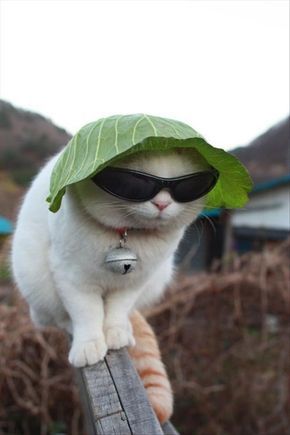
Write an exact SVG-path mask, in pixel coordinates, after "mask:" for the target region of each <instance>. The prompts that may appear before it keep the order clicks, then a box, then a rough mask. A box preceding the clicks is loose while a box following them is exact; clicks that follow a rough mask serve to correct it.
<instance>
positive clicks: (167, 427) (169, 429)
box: [162, 421, 179, 435]
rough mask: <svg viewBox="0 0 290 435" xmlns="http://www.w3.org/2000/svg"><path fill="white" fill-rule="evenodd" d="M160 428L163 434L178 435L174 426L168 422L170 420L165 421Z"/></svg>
mask: <svg viewBox="0 0 290 435" xmlns="http://www.w3.org/2000/svg"><path fill="white" fill-rule="evenodd" d="M162 430H163V433H164V435H179V433H178V432H177V430H176V429H175V427H174V426H173V425H172V424H171V423H170V421H167V422H166V423H164V424H163V425H162Z"/></svg>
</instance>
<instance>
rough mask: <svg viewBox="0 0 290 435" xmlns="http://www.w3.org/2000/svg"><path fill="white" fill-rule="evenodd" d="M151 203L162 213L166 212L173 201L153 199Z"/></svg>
mask: <svg viewBox="0 0 290 435" xmlns="http://www.w3.org/2000/svg"><path fill="white" fill-rule="evenodd" d="M151 202H152V204H154V205H155V207H157V208H158V210H160V211H162V210H164V209H165V208H166V207H168V206H169V205H170V204H171V203H172V201H170V200H161V199H153V200H152V201H151Z"/></svg>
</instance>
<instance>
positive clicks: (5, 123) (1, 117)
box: [0, 109, 11, 129]
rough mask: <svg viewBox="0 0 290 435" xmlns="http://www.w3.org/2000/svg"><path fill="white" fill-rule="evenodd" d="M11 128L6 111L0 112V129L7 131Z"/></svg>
mask: <svg viewBox="0 0 290 435" xmlns="http://www.w3.org/2000/svg"><path fill="white" fill-rule="evenodd" d="M10 127H11V119H10V116H9V113H8V112H7V110H4V109H2V110H0V128H4V129H9V128H10Z"/></svg>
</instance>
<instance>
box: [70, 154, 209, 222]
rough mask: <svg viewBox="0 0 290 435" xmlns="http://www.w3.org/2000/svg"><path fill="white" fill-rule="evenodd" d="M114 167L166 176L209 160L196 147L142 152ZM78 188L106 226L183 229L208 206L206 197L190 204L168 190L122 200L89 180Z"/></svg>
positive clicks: (185, 171) (183, 172)
mask: <svg viewBox="0 0 290 435" xmlns="http://www.w3.org/2000/svg"><path fill="white" fill-rule="evenodd" d="M114 166H116V167H119V168H127V169H134V170H138V171H141V172H145V173H148V174H152V175H155V176H159V177H165V178H172V177H179V176H182V175H186V174H191V173H194V172H198V171H201V170H204V169H207V168H208V164H207V163H206V162H205V160H204V159H203V158H202V157H201V156H200V155H199V154H198V153H197V152H196V151H195V150H192V149H191V150H187V149H183V150H171V151H168V152H162V153H161V152H142V153H138V154H135V155H134V156H131V157H128V158H125V159H123V160H120V161H118V162H117V163H116V164H115V165H114ZM75 189H76V191H77V195H78V196H79V198H80V200H81V202H82V205H83V206H84V208H85V209H86V211H87V212H88V213H89V214H90V215H91V216H92V217H93V218H95V219H96V220H97V221H99V222H100V223H102V224H103V225H105V226H108V227H112V228H120V227H127V228H152V229H153V228H156V229H157V228H161V227H164V226H167V227H168V226H172V227H176V228H181V227H183V226H185V225H189V224H190V223H191V222H192V221H193V220H194V219H195V218H196V216H197V215H198V214H199V213H200V211H201V210H202V208H203V206H204V198H200V199H198V200H195V201H192V202H187V203H179V202H176V201H175V200H174V199H173V198H172V197H171V195H170V193H169V192H168V191H167V190H165V189H163V190H161V191H160V192H159V193H158V194H157V195H156V196H155V197H154V198H153V199H151V200H149V201H145V202H131V201H126V200H122V199H119V198H117V197H115V196H113V195H111V194H109V193H107V192H105V191H104V190H102V189H101V188H99V187H98V186H96V184H94V183H93V181H92V180H89V179H88V180H84V181H82V182H80V183H77V184H76V185H75Z"/></svg>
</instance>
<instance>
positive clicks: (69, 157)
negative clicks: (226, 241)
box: [47, 114, 252, 212]
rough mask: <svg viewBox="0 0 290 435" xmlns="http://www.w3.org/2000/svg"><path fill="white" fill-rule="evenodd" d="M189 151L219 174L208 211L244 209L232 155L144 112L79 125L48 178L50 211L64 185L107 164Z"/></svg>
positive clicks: (244, 184) (240, 176) (245, 186)
mask: <svg viewBox="0 0 290 435" xmlns="http://www.w3.org/2000/svg"><path fill="white" fill-rule="evenodd" d="M180 147H182V148H194V149H196V150H197V151H198V152H199V153H200V154H201V155H202V156H203V157H204V158H205V160H207V162H208V163H209V164H210V165H211V166H213V167H214V168H216V169H217V170H218V171H219V174H220V175H219V179H218V182H217V184H216V185H215V187H214V189H213V190H212V191H211V192H210V193H209V194H208V196H207V206H208V207H227V208H236V207H243V206H244V205H245V204H246V202H247V200H248V192H249V191H250V190H251V188H252V181H251V178H250V176H249V174H248V172H247V170H246V169H245V167H244V166H243V165H242V164H241V163H240V162H239V160H237V159H236V158H235V157H234V156H232V155H231V154H229V153H227V152H226V151H224V150H222V149H220V148H215V147H213V146H212V145H210V144H209V143H207V142H206V140H205V139H204V138H203V137H202V136H201V135H200V134H199V133H198V132H197V131H195V130H194V129H193V128H191V127H190V126H189V125H186V124H184V123H182V122H180V121H175V120H172V119H166V118H160V117H157V116H149V115H145V114H134V115H114V116H110V117H108V118H102V119H99V120H98V121H95V122H91V123H90V124H87V125H85V126H84V127H82V128H81V129H80V130H79V131H78V133H77V134H76V135H75V136H73V137H72V139H71V140H70V141H69V142H68V144H67V145H66V147H65V149H64V151H63V152H62V153H61V155H60V157H59V159H58V160H57V162H56V164H55V166H54V168H53V171H52V175H51V180H50V195H49V197H48V198H47V201H48V202H49V203H50V205H49V209H50V210H51V211H52V212H57V211H58V210H59V208H60V206H61V201H62V197H63V195H64V194H65V190H66V187H67V186H69V185H70V184H74V183H78V182H79V181H82V180H84V179H86V178H90V177H92V176H93V175H95V174H96V173H97V172H99V171H101V170H102V169H103V168H105V167H106V166H108V165H110V164H112V163H113V162H115V161H116V160H119V159H121V158H123V157H125V156H128V155H130V154H135V153H137V152H139V151H152V150H158V151H165V150H169V149H171V148H180Z"/></svg>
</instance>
